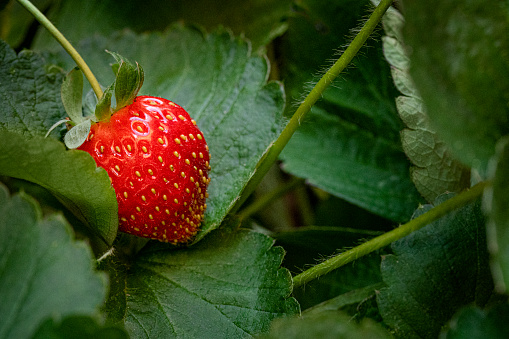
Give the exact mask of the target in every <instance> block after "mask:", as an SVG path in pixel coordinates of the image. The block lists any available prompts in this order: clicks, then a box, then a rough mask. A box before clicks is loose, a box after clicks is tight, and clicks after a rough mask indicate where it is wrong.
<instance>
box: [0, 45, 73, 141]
mask: <svg viewBox="0 0 509 339" xmlns="http://www.w3.org/2000/svg"><path fill="white" fill-rule="evenodd" d="M62 79H63V74H62V73H61V72H60V70H57V69H56V68H55V67H53V68H48V67H46V62H45V61H44V59H42V58H41V57H40V56H39V55H37V54H35V53H34V52H31V51H28V50H25V51H22V52H20V53H19V54H18V55H16V53H15V52H14V51H13V50H12V49H11V48H10V47H9V45H7V44H6V43H5V42H3V41H1V40H0V130H11V131H16V132H19V133H22V134H23V135H25V136H35V135H42V136H44V135H45V134H46V132H47V131H48V130H49V129H50V128H51V126H52V125H53V124H54V123H55V122H56V121H59V120H62V119H64V118H65V116H66V115H65V110H64V108H63V106H62V101H61V98H60V86H61V84H62ZM58 132H60V131H57V130H55V131H54V132H53V133H52V136H55V137H58V134H59V133H58Z"/></svg>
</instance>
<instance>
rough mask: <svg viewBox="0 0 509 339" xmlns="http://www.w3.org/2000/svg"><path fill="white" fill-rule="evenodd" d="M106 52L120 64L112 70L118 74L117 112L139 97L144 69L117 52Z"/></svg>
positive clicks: (116, 89) (116, 86)
mask: <svg viewBox="0 0 509 339" xmlns="http://www.w3.org/2000/svg"><path fill="white" fill-rule="evenodd" d="M106 52H108V53H109V54H111V55H112V56H113V57H114V58H115V60H116V61H117V64H118V66H117V65H116V64H115V65H113V66H112V68H113V71H114V72H115V73H116V79H115V100H116V102H117V106H116V110H119V109H120V108H122V107H125V106H127V105H130V104H131V103H132V102H133V101H134V98H135V97H136V95H138V92H139V91H140V88H141V86H142V85H143V80H144V73H143V68H142V67H141V66H140V65H139V64H138V63H137V62H136V63H135V64H133V63H132V62H131V61H129V60H128V59H127V58H125V57H123V56H121V55H120V54H118V53H116V52H111V51H108V50H107V51H106Z"/></svg>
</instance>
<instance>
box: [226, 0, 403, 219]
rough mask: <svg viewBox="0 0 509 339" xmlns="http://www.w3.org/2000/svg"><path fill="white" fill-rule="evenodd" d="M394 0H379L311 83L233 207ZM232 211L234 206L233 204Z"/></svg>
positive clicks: (243, 197)
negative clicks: (363, 21)
mask: <svg viewBox="0 0 509 339" xmlns="http://www.w3.org/2000/svg"><path fill="white" fill-rule="evenodd" d="M392 2H393V0H382V1H381V2H380V4H379V5H378V6H377V7H376V8H375V10H374V11H373V13H371V16H370V17H369V19H368V20H367V21H366V23H365V24H364V26H363V27H362V28H361V30H360V31H359V33H358V34H357V35H356V36H355V38H354V39H353V40H352V42H351V43H350V45H349V46H348V47H347V49H346V50H345V51H344V53H343V54H342V55H341V56H340V57H339V59H338V60H337V61H336V62H335V63H334V65H332V67H331V68H330V69H329V70H328V71H327V72H326V73H325V74H324V75H323V76H322V78H321V79H320V80H319V81H318V83H317V84H316V85H315V86H314V87H313V89H312V90H311V92H309V94H308V95H307V97H306V98H305V99H304V101H303V102H302V103H301V104H300V106H299V107H298V108H297V110H296V111H295V113H294V114H293V116H292V118H291V119H290V121H288V124H287V125H286V126H285V128H284V129H283V131H282V133H281V134H280V135H279V137H278V138H277V140H276V141H275V142H274V144H272V146H271V147H270V148H269V149H268V150H267V152H266V153H265V155H264V157H263V158H262V159H261V160H260V162H259V164H258V166H257V169H256V172H255V173H254V174H253V176H252V177H251V180H249V182H248V183H247V185H246V187H245V188H244V192H243V193H242V196H241V198H240V199H239V201H238V203H237V204H236V207H237V208H238V207H240V206H241V205H242V203H243V202H244V201H245V199H247V197H248V196H249V195H250V194H251V193H252V192H253V191H254V189H255V188H256V187H257V186H258V184H259V183H260V181H261V180H262V178H263V177H264V176H265V174H266V173H267V172H268V170H269V169H270V167H271V166H272V164H274V163H275V162H276V160H277V158H278V157H279V154H280V153H281V152H282V151H283V149H284V148H285V146H286V145H287V144H288V142H289V141H290V138H291V137H292V136H293V134H294V133H295V131H296V130H297V129H298V128H299V126H300V123H301V121H302V120H303V119H304V117H305V116H306V115H307V113H309V111H310V110H311V107H312V106H313V105H314V104H315V103H316V102H317V101H318V100H319V99H320V98H321V97H322V95H323V92H324V91H325V90H326V89H327V88H328V87H329V85H330V84H331V83H332V82H333V81H334V79H336V77H337V76H338V75H339V74H340V73H341V72H342V71H343V70H344V69H345V68H346V67H347V66H348V65H349V64H350V62H351V61H352V60H353V58H354V57H355V55H357V52H358V51H359V50H360V49H361V47H362V46H363V45H364V43H365V42H366V40H367V39H368V37H369V36H370V35H371V33H373V31H374V30H375V28H376V26H377V25H378V23H379V22H380V20H381V19H382V16H383V15H384V14H385V12H386V11H387V9H388V8H389V7H390V5H391V4H392ZM234 211H235V208H234Z"/></svg>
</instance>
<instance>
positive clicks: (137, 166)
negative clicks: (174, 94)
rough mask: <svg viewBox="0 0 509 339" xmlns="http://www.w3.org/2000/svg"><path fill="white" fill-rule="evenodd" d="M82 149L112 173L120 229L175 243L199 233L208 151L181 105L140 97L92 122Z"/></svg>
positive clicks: (205, 193) (206, 181)
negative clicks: (107, 116)
mask: <svg viewBox="0 0 509 339" xmlns="http://www.w3.org/2000/svg"><path fill="white" fill-rule="evenodd" d="M78 149H80V150H83V151H86V152H88V153H89V154H90V155H92V157H93V158H94V159H95V161H96V163H97V165H98V166H100V167H102V168H104V169H105V170H106V171H107V172H108V174H109V176H110V179H111V184H112V186H113V188H114V189H115V192H116V196H117V202H118V216H119V230H121V231H123V232H127V233H131V234H134V235H137V236H140V237H148V238H153V239H157V240H161V241H166V242H173V243H182V242H187V241H189V239H190V238H191V237H193V236H194V235H195V234H196V232H197V230H198V226H199V225H200V223H201V221H202V219H203V213H204V211H205V209H206V207H207V205H206V204H205V198H206V197H207V186H208V183H209V180H210V179H209V178H208V170H209V168H210V165H209V152H208V146H207V143H206V142H205V139H204V137H203V134H202V133H201V132H200V130H199V129H198V127H197V126H196V122H195V121H194V120H192V119H191V118H190V116H189V114H188V113H187V112H186V111H185V110H184V109H183V108H182V107H180V106H178V105H177V104H175V103H173V102H171V101H169V100H166V99H162V98H156V97H150V96H139V97H136V98H135V100H134V103H132V104H131V105H129V106H126V107H124V108H122V109H120V110H118V111H117V112H115V113H114V114H113V115H112V116H111V118H110V120H109V121H101V122H98V123H95V124H93V125H92V127H91V130H90V134H89V135H88V137H87V139H86V141H85V142H84V143H83V144H82V145H81V146H80V147H79V148H78Z"/></svg>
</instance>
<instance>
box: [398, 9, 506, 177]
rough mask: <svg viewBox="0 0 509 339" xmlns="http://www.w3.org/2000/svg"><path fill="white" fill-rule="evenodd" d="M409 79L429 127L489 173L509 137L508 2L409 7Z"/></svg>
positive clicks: (463, 157)
mask: <svg viewBox="0 0 509 339" xmlns="http://www.w3.org/2000/svg"><path fill="white" fill-rule="evenodd" d="M402 6H403V8H404V9H405V20H406V23H405V26H404V30H403V35H404V39H405V43H406V44H407V45H408V46H409V47H410V48H411V49H412V54H411V55H410V62H411V69H410V74H411V76H412V79H413V80H414V82H415V85H416V87H417V89H418V91H419V93H420V94H421V96H422V99H423V101H424V104H425V106H426V112H427V115H428V116H429V119H430V122H431V124H432V125H433V126H434V127H435V128H436V131H437V133H438V134H439V135H440V138H442V139H443V140H444V141H445V142H446V144H447V145H448V147H450V150H451V152H452V153H453V154H454V155H455V156H456V157H457V158H458V159H460V160H461V161H463V162H464V163H465V164H467V165H469V166H470V167H473V168H476V169H480V170H481V173H483V172H484V170H485V169H486V166H487V163H488V160H489V159H490V158H491V156H492V155H493V154H494V153H495V144H496V142H497V140H498V139H499V138H500V137H501V136H503V135H506V134H509V124H508V122H507V116H508V114H509V108H508V105H507V102H508V99H509V94H508V93H509V77H507V74H509V40H508V39H507V32H508V31H509V16H508V15H507V13H508V10H507V2H506V1H503V0H495V1H491V2H490V4H489V6H487V4H486V2H485V1H482V0H472V1H461V0H445V1H439V2H436V3H434V4H433V6H430V5H429V3H428V2H425V1H419V0H405V1H403V3H402Z"/></svg>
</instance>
